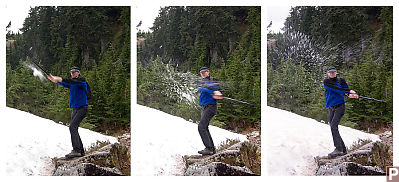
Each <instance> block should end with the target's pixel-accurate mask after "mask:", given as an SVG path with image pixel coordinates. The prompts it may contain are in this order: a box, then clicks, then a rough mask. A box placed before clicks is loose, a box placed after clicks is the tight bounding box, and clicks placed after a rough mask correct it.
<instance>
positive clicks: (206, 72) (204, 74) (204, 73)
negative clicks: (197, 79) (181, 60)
mask: <svg viewBox="0 0 399 182" xmlns="http://www.w3.org/2000/svg"><path fill="white" fill-rule="evenodd" d="M200 74H201V77H202V78H206V77H208V76H209V71H204V72H201V73H200Z"/></svg>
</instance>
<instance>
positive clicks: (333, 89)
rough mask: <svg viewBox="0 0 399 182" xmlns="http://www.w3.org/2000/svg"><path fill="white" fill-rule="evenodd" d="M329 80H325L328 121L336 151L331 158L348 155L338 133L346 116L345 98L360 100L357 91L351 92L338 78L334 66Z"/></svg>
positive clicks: (329, 72) (330, 69)
mask: <svg viewBox="0 0 399 182" xmlns="http://www.w3.org/2000/svg"><path fill="white" fill-rule="evenodd" d="M327 74H328V78H326V79H325V80H324V89H325V97H326V104H325V106H326V107H328V121H329V124H330V128H331V133H332V137H333V142H334V146H335V150H334V151H333V152H331V153H329V154H328V156H329V157H330V158H333V157H337V156H341V155H345V154H346V153H347V151H346V147H345V143H344V141H343V140H342V138H341V135H340V134H339V131H338V125H339V123H340V122H341V118H342V116H343V115H344V114H345V100H344V97H349V98H356V99H357V98H359V96H358V95H357V94H356V92H355V91H353V90H350V89H349V87H348V85H347V84H346V81H345V79H343V78H338V77H337V70H336V69H335V67H334V66H330V67H329V68H328V72H327Z"/></svg>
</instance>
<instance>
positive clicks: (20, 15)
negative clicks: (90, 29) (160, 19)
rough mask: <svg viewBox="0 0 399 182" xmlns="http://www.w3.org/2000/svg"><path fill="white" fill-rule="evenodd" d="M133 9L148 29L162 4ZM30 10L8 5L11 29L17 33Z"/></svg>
mask: <svg viewBox="0 0 399 182" xmlns="http://www.w3.org/2000/svg"><path fill="white" fill-rule="evenodd" d="M132 9H133V11H132V16H136V17H135V18H137V20H138V21H140V20H141V21H142V25H141V27H140V28H139V29H140V30H144V31H148V30H149V28H150V27H152V24H153V23H154V20H155V18H156V17H157V16H158V12H159V10H160V9H161V6H160V5H154V4H148V3H147V4H145V5H137V6H136V7H132ZM29 10H30V5H24V4H22V5H15V4H11V5H6V11H7V15H8V16H7V17H6V18H5V19H6V22H5V23H7V25H8V22H10V21H11V27H10V30H11V31H13V32H15V33H16V32H17V31H18V29H20V28H22V25H23V23H24V20H25V18H26V17H27V16H28V14H29ZM134 23H136V22H134ZM137 23H138V22H137ZM133 26H134V27H136V26H137V24H134V25H133Z"/></svg>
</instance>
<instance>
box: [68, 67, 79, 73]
mask: <svg viewBox="0 0 399 182" xmlns="http://www.w3.org/2000/svg"><path fill="white" fill-rule="evenodd" d="M72 71H78V72H80V68H79V67H77V66H74V67H72V68H71V71H70V72H72Z"/></svg>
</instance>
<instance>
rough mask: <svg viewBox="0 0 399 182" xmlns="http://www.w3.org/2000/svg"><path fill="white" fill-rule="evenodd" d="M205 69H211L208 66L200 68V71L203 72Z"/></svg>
mask: <svg viewBox="0 0 399 182" xmlns="http://www.w3.org/2000/svg"><path fill="white" fill-rule="evenodd" d="M205 71H209V69H208V67H205V66H204V67H202V68H201V69H200V73H202V72H205Z"/></svg>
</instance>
